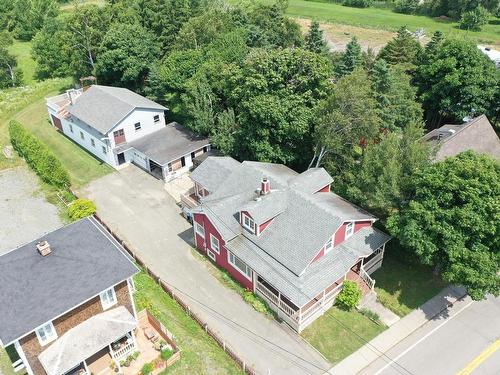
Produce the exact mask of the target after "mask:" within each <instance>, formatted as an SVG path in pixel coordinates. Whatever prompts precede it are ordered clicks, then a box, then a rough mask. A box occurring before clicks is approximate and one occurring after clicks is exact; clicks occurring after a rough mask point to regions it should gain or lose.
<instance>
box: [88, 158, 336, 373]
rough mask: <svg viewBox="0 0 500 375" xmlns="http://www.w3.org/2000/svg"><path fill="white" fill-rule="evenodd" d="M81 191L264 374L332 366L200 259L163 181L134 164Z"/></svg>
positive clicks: (237, 350) (144, 257)
mask: <svg viewBox="0 0 500 375" xmlns="http://www.w3.org/2000/svg"><path fill="white" fill-rule="evenodd" d="M79 193H80V195H82V196H85V197H87V198H89V199H92V200H93V201H95V203H96V204H97V210H98V214H99V215H100V217H101V218H102V219H103V220H104V221H105V222H106V223H107V224H108V225H109V226H110V227H111V228H112V229H113V230H114V231H116V233H117V234H118V235H119V236H121V237H122V238H123V239H125V240H126V241H127V242H128V243H130V244H131V245H132V247H133V248H134V250H136V251H137V253H138V255H139V256H140V257H141V258H142V259H143V260H144V261H145V262H146V264H148V265H149V267H150V268H151V269H152V270H153V271H154V272H155V273H156V274H157V275H158V276H159V277H161V278H162V279H164V280H165V281H166V282H167V283H169V284H171V285H173V286H174V287H175V288H178V289H180V290H182V291H184V292H185V293H186V295H183V297H184V300H185V301H186V302H187V303H188V304H189V305H190V306H191V308H192V310H194V311H195V312H196V313H197V314H199V315H200V316H201V317H202V319H203V320H205V321H206V322H207V323H208V325H209V326H210V327H211V328H212V329H213V330H215V331H217V332H218V334H219V335H220V336H221V337H223V338H224V339H225V340H226V341H227V343H228V344H229V345H230V346H231V347H232V348H234V349H235V351H236V352H237V353H238V354H239V355H240V357H242V358H243V359H244V360H245V361H246V362H247V363H248V364H250V365H252V366H254V368H255V369H256V370H257V371H258V372H259V373H262V374H270V375H274V374H320V373H324V372H325V371H326V370H327V369H328V368H329V367H330V366H329V364H328V362H327V361H326V360H325V359H324V358H323V357H322V356H321V355H320V354H319V353H318V352H316V351H315V350H314V349H313V348H312V347H310V346H309V345H308V344H307V343H306V342H304V341H303V340H302V339H301V338H300V337H299V336H298V335H296V334H295V333H293V332H292V331H291V330H290V329H288V328H287V327H282V326H280V324H278V323H277V322H276V321H274V320H271V319H269V318H267V317H266V316H264V315H263V314H260V313H258V312H256V311H255V310H253V308H252V307H251V306H249V305H248V304H247V303H245V302H244V301H243V300H242V299H241V297H240V296H239V295H238V294H236V293H235V292H234V291H232V290H230V289H228V288H226V287H225V286H223V285H222V284H220V283H219V281H218V280H217V279H216V278H215V277H214V276H212V275H211V274H210V272H209V271H208V269H207V267H206V266H205V265H204V264H203V262H201V261H200V260H198V259H196V258H195V257H194V256H193V254H192V251H191V248H192V246H191V245H190V244H191V243H192V228H191V226H190V225H189V223H187V221H185V220H184V219H183V218H182V217H181V216H180V209H179V208H178V207H177V206H176V204H175V201H174V200H173V199H172V198H171V197H170V196H169V195H168V194H167V192H166V191H165V190H164V189H163V184H162V182H161V181H158V180H156V179H154V177H152V176H150V175H148V174H146V173H145V172H143V171H141V170H139V169H138V168H136V167H134V166H130V167H128V168H125V169H122V170H120V171H118V172H115V173H112V174H109V175H107V176H104V177H102V178H100V179H98V180H95V181H94V182H92V183H90V184H89V185H88V186H87V187H85V188H84V189H83V190H82V191H80V192H79ZM181 294H182V293H181ZM199 302H200V303H199ZM214 311H216V312H219V313H221V314H223V315H224V317H222V316H220V315H218V314H216V313H214ZM241 327H245V328H247V329H248V331H251V332H253V333H255V335H254V334H251V333H249V332H248V331H246V330H245V329H243V328H241ZM259 336H260V337H259ZM269 342H272V343H275V344H276V345H277V346H274V345H271V344H270V343H269ZM278 346H279V347H278ZM200 355H203V353H200ZM297 357H300V358H303V359H305V361H304V360H301V359H299V358H297Z"/></svg>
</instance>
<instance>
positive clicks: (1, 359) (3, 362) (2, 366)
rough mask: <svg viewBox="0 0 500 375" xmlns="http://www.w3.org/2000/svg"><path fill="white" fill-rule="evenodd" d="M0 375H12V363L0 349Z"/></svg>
mask: <svg viewBox="0 0 500 375" xmlns="http://www.w3.org/2000/svg"><path fill="white" fill-rule="evenodd" d="M0 374H3V375H14V374H15V372H14V369H13V368H12V362H11V361H10V359H9V356H8V355H7V352H6V351H5V350H4V349H3V348H1V347H0Z"/></svg>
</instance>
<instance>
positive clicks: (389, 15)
mask: <svg viewBox="0 0 500 375" xmlns="http://www.w3.org/2000/svg"><path fill="white" fill-rule="evenodd" d="M259 1H262V2H264V3H271V2H273V1H274V0H259ZM288 4H289V5H288V9H287V11H286V12H287V13H288V14H289V15H291V16H294V17H302V18H309V19H316V20H318V21H322V22H328V23H333V24H344V25H354V26H360V27H363V28H373V29H383V30H390V31H396V30H397V29H398V28H399V27H401V26H403V25H406V26H407V27H408V29H410V30H412V31H415V30H416V29H418V28H423V29H424V30H425V31H426V33H427V35H430V34H432V33H433V32H434V31H436V30H441V31H442V32H444V33H445V34H446V35H449V36H455V37H465V38H469V39H471V40H473V41H474V42H476V43H481V44H488V45H492V46H497V47H499V48H500V26H499V25H500V20H499V19H491V20H490V23H489V24H488V25H485V26H484V27H483V30H482V31H479V32H473V31H467V30H460V29H458V28H457V23H456V22H450V21H443V20H439V19H436V18H431V17H426V16H414V15H407V14H399V13H395V12H393V11H392V10H390V9H381V8H364V9H361V8H351V7H346V6H343V5H340V4H335V3H331V2H326V1H325V2H318V1H305V0H289V1H288Z"/></svg>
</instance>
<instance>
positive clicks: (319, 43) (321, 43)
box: [305, 20, 328, 53]
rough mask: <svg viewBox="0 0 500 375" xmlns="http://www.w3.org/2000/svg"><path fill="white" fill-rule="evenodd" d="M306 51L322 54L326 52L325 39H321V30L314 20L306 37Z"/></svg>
mask: <svg viewBox="0 0 500 375" xmlns="http://www.w3.org/2000/svg"><path fill="white" fill-rule="evenodd" d="M305 47H306V49H308V50H309V51H311V52H316V53H324V52H327V51H328V47H327V45H326V41H325V38H324V37H323V30H321V29H320V27H319V22H318V21H316V20H314V21H312V22H311V26H309V32H308V33H307V35H306V43H305Z"/></svg>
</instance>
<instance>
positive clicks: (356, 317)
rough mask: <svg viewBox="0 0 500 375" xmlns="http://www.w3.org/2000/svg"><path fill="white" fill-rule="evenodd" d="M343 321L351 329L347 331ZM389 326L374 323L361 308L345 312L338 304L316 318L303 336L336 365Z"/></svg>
mask: <svg viewBox="0 0 500 375" xmlns="http://www.w3.org/2000/svg"><path fill="white" fill-rule="evenodd" d="M339 322H340V323H339ZM341 324H342V325H345V326H347V327H349V329H350V330H349V331H348V330H346V329H345V328H343V326H342V325H341ZM386 328H387V327H386V326H384V325H378V324H376V323H374V322H372V321H371V320H370V319H368V318H367V317H365V316H364V315H362V314H360V313H359V312H357V311H344V310H341V309H339V308H337V307H335V306H334V307H332V308H331V309H330V310H328V311H327V312H326V313H325V314H324V315H323V316H321V317H320V318H318V319H316V320H315V321H314V323H312V324H311V325H310V326H309V327H307V328H306V329H305V330H304V331H303V332H302V333H301V335H302V337H304V338H305V339H306V340H307V341H308V342H309V343H310V344H311V345H312V346H314V347H315V348H316V349H317V350H319V352H320V353H321V354H323V355H324V356H325V357H326V358H327V359H328V360H329V361H330V362H331V363H332V364H336V363H338V362H340V361H341V360H342V359H344V358H345V357H347V356H348V355H350V354H351V353H354V352H355V351H356V350H358V349H359V348H360V347H362V346H363V345H364V344H365V341H370V340H371V339H373V338H374V337H375V336H377V335H378V334H379V333H381V332H382V331H384V330H385V329H386ZM352 331H354V332H356V334H358V335H359V336H361V337H362V338H363V340H361V339H360V338H359V337H357V336H356V335H355V334H354V333H352Z"/></svg>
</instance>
